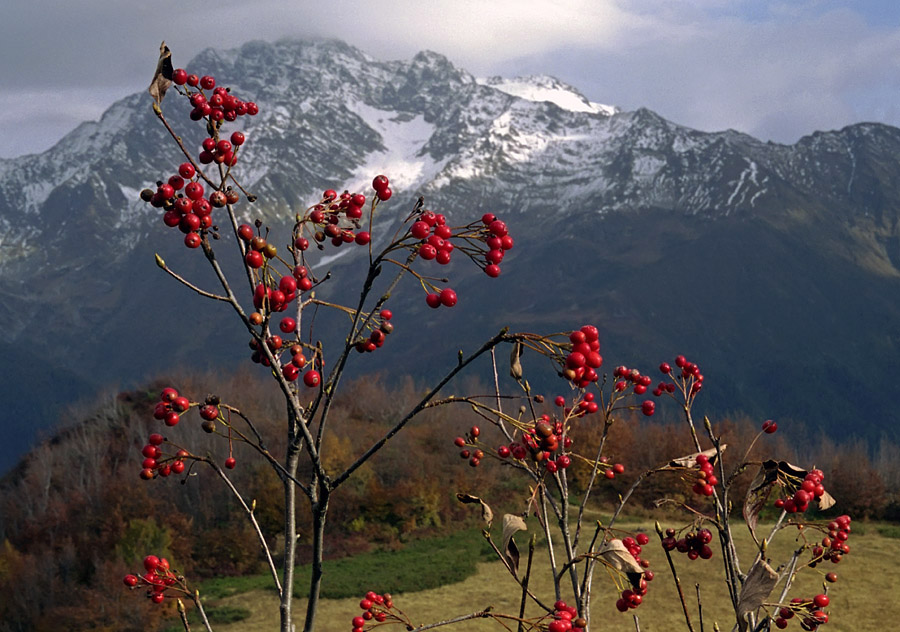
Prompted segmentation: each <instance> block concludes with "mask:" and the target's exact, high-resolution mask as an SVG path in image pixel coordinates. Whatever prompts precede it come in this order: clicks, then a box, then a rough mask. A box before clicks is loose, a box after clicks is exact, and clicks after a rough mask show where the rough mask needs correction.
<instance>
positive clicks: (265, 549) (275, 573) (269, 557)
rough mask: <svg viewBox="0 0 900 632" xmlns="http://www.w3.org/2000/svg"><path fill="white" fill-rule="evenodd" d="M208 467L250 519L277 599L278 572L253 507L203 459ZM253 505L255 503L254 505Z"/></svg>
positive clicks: (220, 470)
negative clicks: (273, 584)
mask: <svg viewBox="0 0 900 632" xmlns="http://www.w3.org/2000/svg"><path fill="white" fill-rule="evenodd" d="M204 460H205V461H206V462H207V463H209V465H210V466H211V467H212V468H213V470H215V472H216V474H218V475H219V477H220V478H221V479H222V480H223V481H225V484H226V485H227V486H228V489H230V490H231V493H232V494H234V497H235V498H237V500H238V502H239V503H240V504H241V507H243V508H244V511H245V512H246V514H247V517H248V518H250V522H251V524H253V530H254V531H256V537H257V539H259V543H260V545H261V546H262V549H263V552H264V553H265V554H266V562H267V563H268V565H269V572H271V573H272V579H273V580H274V581H275V587H276V588H277V589H278V597H279V599H280V598H281V597H282V595H283V590H282V587H281V581H280V580H279V579H278V571H277V570H276V568H275V562H274V561H273V560H272V553H271V552H270V551H269V545H268V543H267V542H266V538H265V536H263V533H262V529H261V528H260V526H259V523H258V522H257V521H256V516H255V515H253V507H249V506H248V505H247V503H246V502H245V501H244V498H243V497H242V496H241V493H240V492H239V491H238V490H237V488H236V487H235V486H234V484H233V483H232V482H231V480H230V479H229V478H228V476H227V475H226V474H225V472H224V471H223V470H222V468H220V467H219V466H218V465H217V464H216V463H215V462H214V461H213V460H212V459H204ZM254 505H255V503H254Z"/></svg>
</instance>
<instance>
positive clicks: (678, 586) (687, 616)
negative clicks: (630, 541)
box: [656, 522, 694, 632]
mask: <svg viewBox="0 0 900 632" xmlns="http://www.w3.org/2000/svg"><path fill="white" fill-rule="evenodd" d="M656 534H657V535H658V536H659V540H660V542H662V539H663V532H662V528H661V527H660V526H659V523H658V522H657V523H656ZM663 551H664V552H665V554H666V560H667V561H668V562H669V568H670V569H671V570H672V578H673V579H674V580H675V588H676V589H677V590H678V599H679V600H681V609H682V611H683V612H684V620H685V622H686V623H687V626H688V630H690V631H691V632H694V626H693V624H692V623H691V615H690V613H689V612H688V607H687V602H686V601H685V600H684V591H682V590H681V580H679V579H678V571H677V570H675V563H674V562H673V561H672V554H671V553H670V552H669V551H668V550H667V549H666V548H665V547H663Z"/></svg>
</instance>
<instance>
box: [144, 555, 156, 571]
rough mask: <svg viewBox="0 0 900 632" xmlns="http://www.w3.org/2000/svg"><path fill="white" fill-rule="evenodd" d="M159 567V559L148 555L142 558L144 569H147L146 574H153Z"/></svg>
mask: <svg viewBox="0 0 900 632" xmlns="http://www.w3.org/2000/svg"><path fill="white" fill-rule="evenodd" d="M158 566H159V558H158V557H156V556H155V555H148V556H147V557H145V558H144V568H146V569H147V571H148V572H153V571H155V570H156V569H157V567H158Z"/></svg>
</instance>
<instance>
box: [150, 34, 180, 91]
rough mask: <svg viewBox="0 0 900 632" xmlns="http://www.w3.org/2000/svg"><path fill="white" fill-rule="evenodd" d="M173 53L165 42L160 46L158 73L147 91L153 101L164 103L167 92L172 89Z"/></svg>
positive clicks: (154, 74)
mask: <svg viewBox="0 0 900 632" xmlns="http://www.w3.org/2000/svg"><path fill="white" fill-rule="evenodd" d="M173 72H174V68H172V51H170V50H169V47H168V46H166V43H165V41H163V43H162V44H160V45H159V61H157V62H156V72H155V73H153V80H152V81H151V82H150V87H149V88H148V89H147V91H148V92H149V93H150V96H152V97H153V100H154V101H156V102H157V103H162V100H163V98H164V97H165V96H166V90H168V89H169V88H171V87H172V73H173Z"/></svg>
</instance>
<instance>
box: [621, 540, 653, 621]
mask: <svg viewBox="0 0 900 632" xmlns="http://www.w3.org/2000/svg"><path fill="white" fill-rule="evenodd" d="M649 542H650V538H649V537H648V536H647V534H646V533H638V534H636V535H635V536H634V537H631V536H628V537H625V538H622V544H624V545H625V548H627V549H628V552H629V553H631V556H632V557H633V558H634V561H635V562H637V563H638V564H640V565H641V567H643V568H649V567H650V562H649V561H647V560H645V559H642V558H641V551H642V550H643V549H642V547H644V546H646V545H647V544H648V543H649ZM651 581H653V571H650V570H646V571H644V573H643V575H642V576H641V578H640V579H638V580H636V581H633V582H632V586H631V588H626V589H625V590H623V591H622V593H621V595H620V596H619V599H617V600H616V610H618V611H619V612H627V611H628V610H634V609H635V608H637V607H638V606H640V605H641V604H642V603H643V602H644V597H645V596H646V595H647V585H648V582H651Z"/></svg>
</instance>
